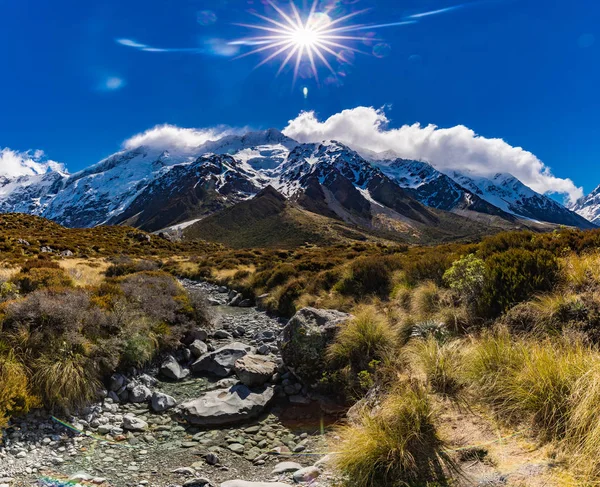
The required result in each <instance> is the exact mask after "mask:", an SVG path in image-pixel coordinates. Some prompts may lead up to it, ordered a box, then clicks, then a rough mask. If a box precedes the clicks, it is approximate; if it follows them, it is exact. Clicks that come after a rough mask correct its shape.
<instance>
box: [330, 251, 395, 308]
mask: <svg viewBox="0 0 600 487" xmlns="http://www.w3.org/2000/svg"><path fill="white" fill-rule="evenodd" d="M392 272H393V269H392V268H391V266H390V265H389V263H388V262H386V260H385V259H383V258H381V257H360V258H358V259H356V260H354V261H352V262H351V263H350V265H349V268H348V271H347V274H346V276H344V277H343V278H342V279H341V280H340V281H339V282H338V284H337V285H336V286H335V289H336V290H337V291H338V292H340V293H341V294H344V295H347V296H353V297H356V298H360V299H364V298H365V297H366V296H379V297H382V298H387V297H388V296H389V294H390V292H391V290H392Z"/></svg>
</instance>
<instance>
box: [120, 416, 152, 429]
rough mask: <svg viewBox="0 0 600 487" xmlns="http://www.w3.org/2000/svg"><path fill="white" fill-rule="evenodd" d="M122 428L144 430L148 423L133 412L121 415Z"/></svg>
mask: <svg viewBox="0 0 600 487" xmlns="http://www.w3.org/2000/svg"><path fill="white" fill-rule="evenodd" d="M123 429H125V430H127V431H145V430H147V429H148V423H146V421H144V420H143V419H140V418H138V417H136V416H134V415H133V414H126V415H125V416H123Z"/></svg>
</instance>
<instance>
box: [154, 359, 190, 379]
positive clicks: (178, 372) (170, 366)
mask: <svg viewBox="0 0 600 487" xmlns="http://www.w3.org/2000/svg"><path fill="white" fill-rule="evenodd" d="M160 373H161V374H162V375H163V376H165V377H166V378H167V379H171V380H181V379H184V378H185V377H187V376H188V374H189V371H187V370H185V369H182V368H181V366H180V365H179V363H178V362H177V360H175V358H174V357H172V356H169V357H168V358H167V360H165V361H164V362H163V363H162V365H161V366H160Z"/></svg>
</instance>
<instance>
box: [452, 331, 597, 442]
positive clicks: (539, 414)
mask: <svg viewBox="0 0 600 487" xmlns="http://www.w3.org/2000/svg"><path fill="white" fill-rule="evenodd" d="M596 357H597V355H596V353H595V352H593V350H591V349H590V348H588V347H586V346H585V345H584V344H582V343H581V342H577V341H575V342H573V341H569V340H566V339H560V338H558V339H549V338H547V339H543V340H535V339H526V338H522V339H511V337H510V336H509V335H508V333H507V332H506V330H498V331H495V332H493V333H486V334H485V335H484V336H483V337H482V338H481V339H479V340H475V341H474V342H473V343H472V344H471V345H470V347H468V350H467V352H466V353H465V367H464V372H463V373H464V376H465V378H464V379H463V381H465V382H466V381H470V382H471V383H472V384H473V389H472V393H473V394H474V395H475V396H476V398H477V399H478V400H480V401H483V402H487V403H488V404H490V405H491V406H492V407H493V408H494V410H495V412H496V413H497V414H498V416H499V417H500V418H502V419H504V420H506V421H509V422H519V421H522V420H528V419H530V420H531V421H532V423H533V425H534V426H535V427H536V429H537V431H538V433H539V434H540V435H541V437H542V438H543V439H545V440H551V439H558V438H562V437H563V436H564V433H565V430H566V428H567V423H568V418H569V414H570V401H571V393H572V391H573V390H574V389H573V388H574V385H575V384H576V383H577V381H578V380H579V379H580V378H581V377H582V376H583V375H585V373H586V371H587V370H588V369H589V367H590V364H591V363H592V361H593V360H596Z"/></svg>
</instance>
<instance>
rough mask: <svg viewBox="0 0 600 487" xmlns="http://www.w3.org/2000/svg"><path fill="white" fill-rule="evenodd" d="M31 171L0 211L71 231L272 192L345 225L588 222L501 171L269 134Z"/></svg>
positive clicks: (149, 219) (10, 185)
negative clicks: (405, 220)
mask: <svg viewBox="0 0 600 487" xmlns="http://www.w3.org/2000/svg"><path fill="white" fill-rule="evenodd" d="M162 145H165V147H163V146H162ZM167 145H168V147H167ZM33 162H35V161H33ZM36 164H37V165H36ZM36 164H34V165H33V166H31V167H30V166H24V167H25V169H27V171H29V172H27V173H26V174H24V175H19V176H12V177H6V176H1V175H0V211H2V212H10V211H20V212H26V213H33V214H36V215H39V216H44V217H46V218H50V219H52V220H55V221H57V222H59V223H61V224H63V225H66V226H72V227H76V226H81V227H89V226H95V225H99V224H103V223H128V224H132V225H136V226H141V227H143V228H147V229H152V230H156V229H160V228H164V227H167V226H172V225H176V224H179V223H181V222H183V221H186V220H193V219H197V218H202V217H204V216H206V215H207V214H209V213H211V212H214V211H218V210H219V209H222V208H224V207H225V206H228V205H232V204H234V203H236V202H239V201H241V200H243V199H248V198H251V197H252V196H254V195H256V194H257V193H258V192H259V191H261V190H262V189H264V188H265V187H266V186H268V185H272V186H273V187H274V188H276V189H277V190H278V191H280V192H281V193H282V194H284V195H285V196H286V197H288V198H290V199H293V200H295V201H299V202H301V204H302V205H303V206H305V208H308V209H311V211H316V212H320V213H323V214H326V215H328V216H335V217H340V218H346V219H350V220H352V219H355V218H362V219H363V220H364V219H365V218H367V219H368V218H371V217H372V215H371V213H372V212H373V211H375V212H377V211H380V210H381V208H391V209H392V210H393V211H394V212H396V213H395V214H396V215H404V216H407V215H409V216H408V217H409V218H412V219H416V220H417V221H423V222H425V221H427V222H429V221H432V220H435V218H434V217H433V216H432V214H430V213H428V212H427V210H425V207H423V206H422V205H425V206H428V207H431V208H436V209H440V210H445V211H451V212H455V213H458V214H461V215H465V213H464V210H468V211H469V212H471V213H473V212H477V213H483V214H488V215H495V216H499V217H500V218H502V219H504V220H507V221H512V220H513V217H512V216H511V215H518V216H521V217H525V218H529V219H532V220H539V221H550V222H553V223H564V224H567V225H576V226H582V227H585V226H586V225H588V224H587V222H586V220H585V219H584V218H582V217H580V216H578V215H575V214H574V213H572V212H570V211H568V210H567V209H565V208H564V207H562V206H561V205H560V204H558V203H556V202H555V201H554V200H552V199H550V198H548V197H546V196H542V195H539V194H537V193H535V192H534V191H533V190H531V189H529V188H528V187H526V186H525V185H523V184H522V183H521V182H520V181H518V180H517V179H516V178H514V177H512V176H511V175H509V174H498V175H496V176H494V177H493V178H482V177H475V176H473V175H468V174H466V173H457V172H453V173H448V174H444V173H442V172H440V171H438V170H437V169H435V168H434V167H433V166H431V165H430V164H428V163H426V162H420V161H407V160H403V159H399V158H397V157H396V156H395V154H393V153H391V152H389V153H381V154H376V153H369V152H368V151H360V150H359V151H358V152H356V151H354V150H351V149H350V148H348V147H346V146H345V145H343V144H340V143H338V142H336V141H326V142H323V143H320V144H299V143H297V142H296V141H294V140H293V139H290V138H289V137H286V136H285V135H283V134H282V133H281V132H279V131H277V130H275V129H269V130H266V131H259V132H248V133H246V134H245V135H226V136H224V137H221V138H218V139H217V140H214V141H209V142H203V143H202V144H201V145H200V146H196V147H195V146H193V144H183V145H177V144H174V143H168V144H167V143H165V144H149V145H142V146H139V147H131V146H130V145H128V146H127V149H126V150H123V151H121V152H118V153H116V154H114V155H112V156H110V157H108V158H106V159H104V160H102V161H100V162H98V163H97V164H94V165H93V166H91V167H89V168H87V169H85V170H83V171H80V172H78V173H76V174H73V175H69V174H68V173H67V172H66V171H65V170H64V168H63V167H62V166H61V165H59V164H57V163H53V162H51V161H49V162H47V163H41V162H36ZM598 198H599V199H600V195H599V196H598ZM417 202H418V203H417ZM420 204H422V205H420ZM378 208H379V209H378ZM361 221H362V220H361Z"/></svg>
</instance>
